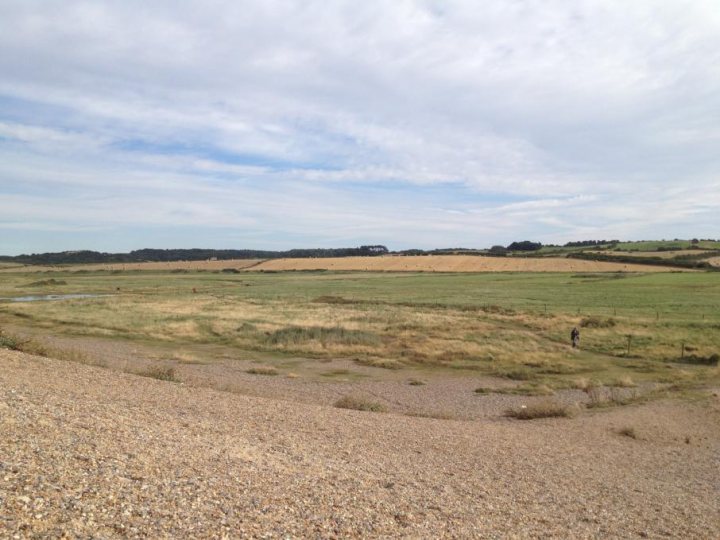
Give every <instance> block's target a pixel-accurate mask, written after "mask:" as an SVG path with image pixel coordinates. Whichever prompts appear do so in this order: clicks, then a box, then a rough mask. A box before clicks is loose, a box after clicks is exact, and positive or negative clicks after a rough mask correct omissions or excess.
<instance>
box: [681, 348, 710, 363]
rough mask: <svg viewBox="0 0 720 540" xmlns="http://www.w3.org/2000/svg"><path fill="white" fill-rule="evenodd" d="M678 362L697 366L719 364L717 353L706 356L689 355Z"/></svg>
mask: <svg viewBox="0 0 720 540" xmlns="http://www.w3.org/2000/svg"><path fill="white" fill-rule="evenodd" d="M688 348H689V347H686V349H688ZM678 362H682V363H683V364H698V365H702V366H717V365H718V363H720V355H719V354H717V353H715V354H709V355H707V356H700V355H697V354H690V355H687V356H684V357H683V358H680V359H679V360H678Z"/></svg>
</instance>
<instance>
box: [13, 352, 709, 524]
mask: <svg viewBox="0 0 720 540" xmlns="http://www.w3.org/2000/svg"><path fill="white" fill-rule="evenodd" d="M706 396H707V397H705V398H704V399H703V400H702V401H696V402H695V403H692V404H690V403H684V402H676V401H665V402H654V403H649V404H645V405H641V406H635V407H623V408H615V409H612V410H610V411H607V412H603V413H600V414H598V413H591V412H583V413H582V414H580V415H579V416H577V417H575V418H556V419H541V420H530V421H518V420H511V419H502V418H497V419H490V420H479V421H472V422H467V421H454V420H440V419H433V418H421V417H410V416H400V415H396V414H391V413H384V414H383V413H373V412H361V411H355V410H345V409H340V408H336V407H332V406H317V405H310V404H301V403H291V402H283V401H277V400H272V399H265V398H260V397H250V396H243V395H237V394H232V393H228V392H217V391H214V390H209V389H202V388H192V387H188V386H185V385H180V384H177V383H173V382H166V381H160V380H156V379H154V378H150V377H140V376H136V375H131V374H127V373H117V372H114V371H109V370H104V369H100V368H96V367H91V366H86V365H81V364H77V363H69V362H62V361H57V360H51V359H47V358H39V357H33V356H29V355H25V354H22V353H19V352H15V351H6V350H0V426H2V433H3V437H2V438H0V456H1V461H0V466H1V467H2V472H1V474H0V500H2V501H3V507H2V516H1V517H0V536H2V537H7V538H12V537H17V538H26V537H103V538H116V537H148V538H164V537H175V538H179V537H188V536H192V537H194V538H222V537H243V538H270V537H272V538H285V537H291V538H299V537H311V538H333V537H365V538H399V537H413V538H418V537H422V538H458V537H463V538H472V537H474V538H479V537H482V538H500V537H508V536H512V537H518V538H530V537H546V538H569V537H573V538H600V537H602V538H631V537H643V538H661V537H676V538H717V537H718V536H720V509H719V508H718V506H717V504H716V500H717V486H718V485H720V470H719V469H718V467H717V462H716V461H717V453H718V450H719V449H720V403H719V402H718V398H717V390H715V395H714V396H713V395H712V393H708V394H706ZM620 428H622V429H624V430H626V431H627V430H628V429H632V433H633V435H634V437H628V436H623V435H619V434H618V430H619V429H620Z"/></svg>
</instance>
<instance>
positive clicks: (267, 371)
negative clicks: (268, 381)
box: [245, 366, 280, 375]
mask: <svg viewBox="0 0 720 540" xmlns="http://www.w3.org/2000/svg"><path fill="white" fill-rule="evenodd" d="M245 373H250V374H251V375H279V373H280V372H279V371H278V370H277V369H276V368H274V367H272V366H258V367H253V368H250V369H248V370H245Z"/></svg>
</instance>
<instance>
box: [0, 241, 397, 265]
mask: <svg viewBox="0 0 720 540" xmlns="http://www.w3.org/2000/svg"><path fill="white" fill-rule="evenodd" d="M386 253H388V249H387V248H386V247H385V246H381V245H374V246H360V247H356V248H331V249H291V250H288V251H265V250H253V249H138V250H135V251H131V252H130V253H101V252H98V251H63V252H60V253H33V254H32V255H17V256H15V257H0V261H4V262H14V263H21V264H44V265H53V264H87V263H95V264H98V263H136V262H165V261H206V260H208V259H217V260H229V259H280V258H295V259H303V258H310V257H362V256H366V257H372V256H377V255H385V254H386Z"/></svg>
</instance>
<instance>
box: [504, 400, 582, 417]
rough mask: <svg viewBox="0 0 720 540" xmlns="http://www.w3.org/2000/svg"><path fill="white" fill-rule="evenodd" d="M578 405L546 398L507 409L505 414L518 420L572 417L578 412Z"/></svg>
mask: <svg viewBox="0 0 720 540" xmlns="http://www.w3.org/2000/svg"><path fill="white" fill-rule="evenodd" d="M577 410H578V409H577V407H573V406H569V405H564V404H562V403H559V402H557V401H552V400H546V401H540V402H538V403H533V404H531V405H522V406H520V407H518V408H515V409H508V410H507V411H505V416H508V417H510V418H515V419H517V420H535V419H537V418H570V417H572V416H575V415H576V414H577Z"/></svg>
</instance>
